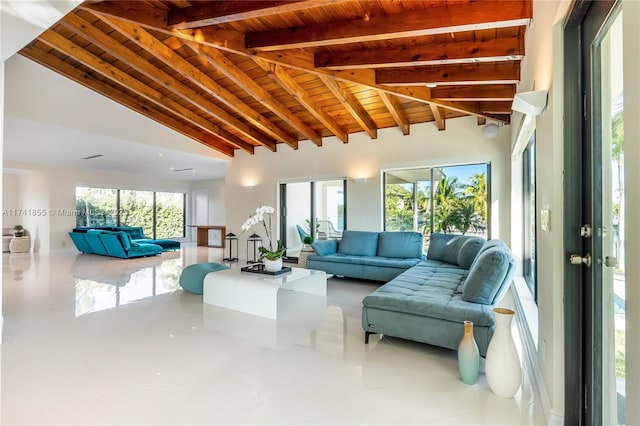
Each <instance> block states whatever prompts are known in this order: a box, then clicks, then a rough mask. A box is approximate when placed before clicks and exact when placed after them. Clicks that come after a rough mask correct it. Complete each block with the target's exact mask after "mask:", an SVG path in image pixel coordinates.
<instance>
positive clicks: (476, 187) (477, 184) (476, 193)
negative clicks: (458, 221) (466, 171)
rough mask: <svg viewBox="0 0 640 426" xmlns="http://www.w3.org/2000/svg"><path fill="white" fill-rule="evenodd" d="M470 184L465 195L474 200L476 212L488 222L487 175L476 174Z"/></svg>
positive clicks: (483, 173) (471, 178)
mask: <svg viewBox="0 0 640 426" xmlns="http://www.w3.org/2000/svg"><path fill="white" fill-rule="evenodd" d="M469 180H470V183H469V185H468V186H467V187H466V188H465V191H464V192H465V194H466V195H467V196H468V197H469V198H470V199H471V200H472V203H473V206H474V207H475V210H476V212H477V213H478V214H479V215H480V217H481V218H482V220H483V221H485V222H486V220H487V175H486V173H485V172H482V173H476V174H474V175H473V176H471V177H470V178H469Z"/></svg>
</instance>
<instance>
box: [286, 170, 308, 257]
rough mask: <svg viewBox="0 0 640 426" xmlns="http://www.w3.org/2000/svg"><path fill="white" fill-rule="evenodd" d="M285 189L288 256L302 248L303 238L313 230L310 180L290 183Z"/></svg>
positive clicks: (292, 255) (295, 254)
mask: <svg viewBox="0 0 640 426" xmlns="http://www.w3.org/2000/svg"><path fill="white" fill-rule="evenodd" d="M283 191H285V194H286V195H285V196H284V206H285V208H284V209H283V210H284V212H285V214H284V217H283V219H284V220H283V221H281V223H283V224H284V226H283V228H284V239H283V243H284V244H285V246H286V247H287V257H295V256H297V255H298V253H299V252H300V249H301V248H302V240H303V239H304V237H306V236H310V235H312V232H311V228H310V227H311V217H312V216H311V185H310V183H309V182H301V183H288V184H286V185H284V188H283Z"/></svg>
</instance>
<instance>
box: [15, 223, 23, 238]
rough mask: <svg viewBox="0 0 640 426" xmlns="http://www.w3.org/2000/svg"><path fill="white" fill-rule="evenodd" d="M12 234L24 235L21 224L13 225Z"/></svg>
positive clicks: (16, 235)
mask: <svg viewBox="0 0 640 426" xmlns="http://www.w3.org/2000/svg"><path fill="white" fill-rule="evenodd" d="M13 236H14V237H23V236H24V228H23V227H22V225H16V226H14V227H13Z"/></svg>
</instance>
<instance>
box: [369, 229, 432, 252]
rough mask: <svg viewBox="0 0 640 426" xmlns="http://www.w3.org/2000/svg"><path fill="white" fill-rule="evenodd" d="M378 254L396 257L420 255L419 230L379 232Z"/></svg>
mask: <svg viewBox="0 0 640 426" xmlns="http://www.w3.org/2000/svg"><path fill="white" fill-rule="evenodd" d="M377 254H378V256H381V257H397V258H404V259H407V258H414V259H415V258H420V257H422V234H421V233H419V232H381V233H380V234H379V236H378V253H377Z"/></svg>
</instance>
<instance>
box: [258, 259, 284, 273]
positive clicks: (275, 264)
mask: <svg viewBox="0 0 640 426" xmlns="http://www.w3.org/2000/svg"><path fill="white" fill-rule="evenodd" d="M263 262H264V269H265V270H267V271H269V272H278V271H279V270H281V269H282V258H280V259H276V260H269V259H264V260H263Z"/></svg>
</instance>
